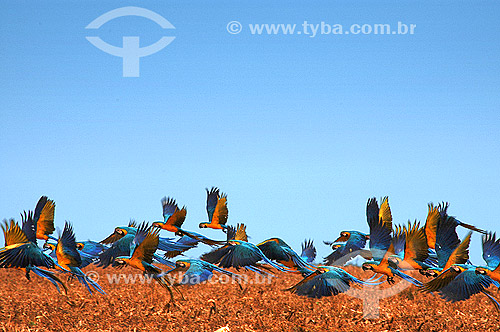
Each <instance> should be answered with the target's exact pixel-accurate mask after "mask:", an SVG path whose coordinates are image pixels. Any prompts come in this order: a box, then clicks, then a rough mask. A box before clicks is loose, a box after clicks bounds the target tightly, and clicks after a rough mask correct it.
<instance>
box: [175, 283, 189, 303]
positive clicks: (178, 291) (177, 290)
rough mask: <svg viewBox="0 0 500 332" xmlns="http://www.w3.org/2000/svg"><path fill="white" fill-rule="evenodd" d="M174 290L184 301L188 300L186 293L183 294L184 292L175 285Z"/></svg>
mask: <svg viewBox="0 0 500 332" xmlns="http://www.w3.org/2000/svg"><path fill="white" fill-rule="evenodd" d="M173 288H174V290H175V291H176V292H177V293H178V294H179V295H180V296H181V299H182V301H186V298H185V297H184V295H182V292H181V291H180V290H179V289H178V288H177V287H176V286H175V285H174V287H173Z"/></svg>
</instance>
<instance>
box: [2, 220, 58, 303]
mask: <svg viewBox="0 0 500 332" xmlns="http://www.w3.org/2000/svg"><path fill="white" fill-rule="evenodd" d="M26 218H27V219H24V217H23V225H26V226H25V229H26V231H28V234H29V235H27V234H26V233H25V232H24V231H23V230H22V229H21V227H19V225H18V224H17V223H16V222H15V221H14V220H13V219H11V220H10V221H9V222H7V221H4V224H2V230H3V234H4V238H5V247H4V248H1V249H0V267H6V268H17V269H20V270H23V271H24V273H25V276H26V279H28V280H30V279H31V278H30V272H33V273H35V274H36V275H38V276H40V277H42V278H45V279H47V280H48V281H50V282H51V283H52V284H53V285H54V286H55V287H56V289H57V291H58V292H61V289H60V288H59V286H61V287H62V289H63V293H64V294H67V291H68V289H67V287H66V285H65V284H64V283H63V282H62V281H61V280H60V279H59V278H58V277H57V276H56V275H55V274H54V273H53V272H51V271H48V270H45V269H42V268H40V266H42V267H46V268H54V266H55V265H56V263H55V262H54V260H53V259H51V258H50V257H49V256H47V255H45V254H44V253H43V251H42V250H41V249H40V248H39V247H38V245H37V244H36V236H35V234H34V232H30V231H32V230H33V229H34V228H33V227H32V226H33V225H32V214H31V213H28V214H27V215H26ZM30 224H31V225H30ZM28 236H29V237H28Z"/></svg>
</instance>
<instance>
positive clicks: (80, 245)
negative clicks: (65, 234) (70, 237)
mask: <svg viewBox="0 0 500 332" xmlns="http://www.w3.org/2000/svg"><path fill="white" fill-rule="evenodd" d="M84 246H85V244H83V242H77V243H76V249H78V250H83V247H84Z"/></svg>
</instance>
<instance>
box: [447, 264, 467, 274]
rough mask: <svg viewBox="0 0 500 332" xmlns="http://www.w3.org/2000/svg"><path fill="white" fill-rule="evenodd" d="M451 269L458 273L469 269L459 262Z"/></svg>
mask: <svg viewBox="0 0 500 332" xmlns="http://www.w3.org/2000/svg"><path fill="white" fill-rule="evenodd" d="M450 269H452V270H453V271H455V272H456V273H459V274H460V273H462V272H464V271H467V268H466V267H464V266H462V265H459V264H453V265H452V266H451V267H450Z"/></svg>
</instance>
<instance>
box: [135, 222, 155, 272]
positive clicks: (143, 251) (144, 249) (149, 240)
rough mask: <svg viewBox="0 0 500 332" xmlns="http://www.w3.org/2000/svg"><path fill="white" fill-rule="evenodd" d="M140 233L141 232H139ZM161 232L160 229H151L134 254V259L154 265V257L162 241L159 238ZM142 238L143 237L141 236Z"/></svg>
mask: <svg viewBox="0 0 500 332" xmlns="http://www.w3.org/2000/svg"><path fill="white" fill-rule="evenodd" d="M137 233H139V232H137ZM159 233H160V230H159V229H158V228H156V229H153V228H149V230H148V232H147V233H146V236H145V237H144V239H143V240H142V241H141V242H140V244H139V245H138V246H137V247H136V248H135V250H134V253H133V254H132V258H133V259H138V260H140V261H144V262H146V263H149V264H152V263H153V255H154V253H155V251H156V249H157V248H158V243H159V241H160V236H159ZM136 237H137V235H136ZM141 237H142V235H141Z"/></svg>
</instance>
